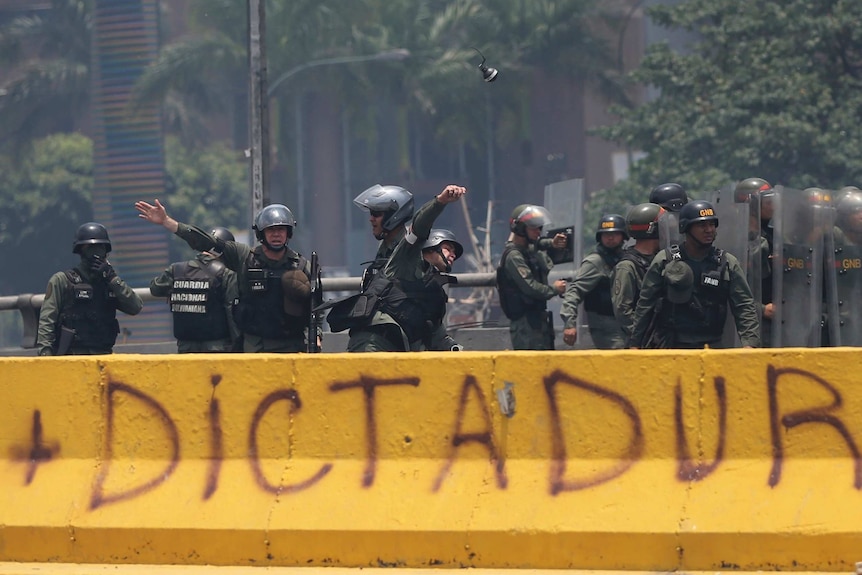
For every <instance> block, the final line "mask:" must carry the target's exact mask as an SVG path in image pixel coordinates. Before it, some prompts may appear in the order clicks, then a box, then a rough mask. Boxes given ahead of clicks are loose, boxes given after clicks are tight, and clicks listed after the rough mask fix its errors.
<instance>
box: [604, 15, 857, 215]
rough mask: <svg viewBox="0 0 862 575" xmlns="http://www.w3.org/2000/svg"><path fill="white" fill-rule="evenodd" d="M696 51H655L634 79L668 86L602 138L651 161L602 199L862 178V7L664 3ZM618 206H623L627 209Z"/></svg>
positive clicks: (661, 18) (669, 24) (833, 184)
mask: <svg viewBox="0 0 862 575" xmlns="http://www.w3.org/2000/svg"><path fill="white" fill-rule="evenodd" d="M650 15H651V17H652V18H653V19H654V21H655V22H657V23H658V24H660V25H661V26H663V27H665V28H667V29H669V30H677V31H678V30H684V31H688V32H689V33H690V38H692V39H693V40H692V42H691V44H690V46H689V48H690V50H689V51H686V52H683V53H680V52H676V51H674V50H672V49H671V48H670V46H669V45H668V44H667V43H659V44H655V45H653V46H651V47H650V49H649V50H648V53H647V55H646V57H645V59H644V60H643V62H642V65H641V66H640V68H639V69H638V70H636V71H635V73H634V74H633V76H632V80H633V81H634V82H636V83H639V84H641V85H646V86H650V87H652V88H655V89H657V90H658V91H659V95H658V97H656V98H655V99H654V100H652V101H649V102H647V103H646V104H644V105H641V106H638V107H635V108H630V109H622V108H618V109H616V110H615V111H616V113H618V114H619V117H620V122H619V123H618V124H615V125H612V126H607V127H605V128H603V129H601V130H600V134H601V135H603V136H604V137H606V138H607V139H609V140H613V141H617V142H620V143H621V144H623V145H625V146H627V147H628V148H629V149H631V150H641V151H643V152H645V153H646V154H647V156H646V158H645V159H643V160H641V161H640V162H638V163H637V164H636V165H635V166H634V168H633V169H632V173H631V181H630V182H625V183H621V184H620V185H619V186H617V187H616V188H614V190H610V191H608V192H606V193H601V194H597V195H596V196H595V197H594V199H593V201H592V202H591V206H590V207H591V216H590V217H592V216H593V215H595V214H596V213H598V212H599V211H601V209H603V208H604V206H610V205H613V204H610V201H614V202H616V201H619V200H620V198H621V196H622V197H624V198H627V199H628V200H629V203H639V202H642V201H644V200H645V199H646V197H647V194H648V191H649V190H650V189H651V188H652V187H653V186H654V185H656V184H659V183H663V182H667V181H676V182H679V183H681V184H683V185H684V186H686V188H687V189H688V190H691V195H693V196H694V197H705V196H706V194H707V193H709V191H711V190H714V189H716V188H718V187H719V186H721V185H723V184H725V183H728V182H731V181H734V180H740V179H743V178H747V177H751V176H757V177H762V178H765V179H767V180H768V181H770V182H772V183H773V184H784V185H791V186H795V187H806V186H810V185H819V186H822V187H825V188H833V189H835V188H839V187H841V186H842V185H844V184H852V183H858V182H859V181H860V180H862V133H860V131H859V130H857V129H856V127H857V126H858V125H859V124H860V122H862V27H860V26H859V24H860V22H862V2H858V0H753V1H750V2H738V1H736V0H687V1H684V2H680V3H679V4H676V5H661V6H656V7H653V8H652V9H651V10H650ZM616 205H619V204H616Z"/></svg>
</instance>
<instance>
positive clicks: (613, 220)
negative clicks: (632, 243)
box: [596, 214, 629, 242]
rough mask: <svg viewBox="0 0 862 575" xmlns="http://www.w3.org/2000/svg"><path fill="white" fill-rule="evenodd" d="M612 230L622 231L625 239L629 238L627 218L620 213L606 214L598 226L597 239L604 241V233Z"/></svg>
mask: <svg viewBox="0 0 862 575" xmlns="http://www.w3.org/2000/svg"><path fill="white" fill-rule="evenodd" d="M611 232H620V233H621V234H622V235H623V239H624V240H627V239H629V233H628V232H627V231H626V219H625V218H624V217H622V216H621V215H619V214H604V215H603V216H602V219H600V220H599V226H598V227H597V228H596V241H597V242H600V241H602V234H608V233H611Z"/></svg>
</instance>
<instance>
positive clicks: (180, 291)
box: [150, 227, 242, 353]
mask: <svg viewBox="0 0 862 575" xmlns="http://www.w3.org/2000/svg"><path fill="white" fill-rule="evenodd" d="M210 233H211V234H212V235H213V236H214V237H217V238H218V239H220V240H221V241H222V242H232V241H235V239H234V237H233V234H232V233H231V231H230V230H229V229H227V228H222V227H216V228H213V229H212V230H211V231H210ZM150 293H151V294H152V295H154V296H156V297H164V298H168V304H169V305H170V306H171V314H172V315H173V320H174V337H175V338H176V340H177V353H219V352H229V351H242V347H241V346H242V338H241V337H240V333H239V328H238V327H237V325H236V322H235V321H234V319H233V304H234V302H235V301H236V300H238V299H239V290H238V287H237V281H236V273H235V272H233V271H231V270H229V269H227V267H226V266H225V265H224V263H223V262H222V261H221V253H219V252H218V251H216V250H215V248H213V249H211V250H210V251H207V252H201V253H199V254H198V255H197V256H195V258H194V259H192V260H189V261H186V262H175V263H173V264H171V265H170V266H168V268H167V269H165V271H164V272H162V273H161V275H159V276H157V277H154V278H153V279H152V280H151V281H150Z"/></svg>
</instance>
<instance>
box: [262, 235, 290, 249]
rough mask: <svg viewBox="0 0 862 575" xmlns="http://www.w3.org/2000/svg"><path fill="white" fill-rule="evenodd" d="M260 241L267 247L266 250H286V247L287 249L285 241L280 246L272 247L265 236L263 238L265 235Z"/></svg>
mask: <svg viewBox="0 0 862 575" xmlns="http://www.w3.org/2000/svg"><path fill="white" fill-rule="evenodd" d="M260 243H262V244H263V245H265V246H266V249H268V250H270V251H273V252H280V251H283V250H286V249H287V242H285V243H283V244H281V247H280V248H274V247H272V245H271V244H270V243H269V242H268V241H266V238H265V237H264V238H263V239H262V240H260Z"/></svg>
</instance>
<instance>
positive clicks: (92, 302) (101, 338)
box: [54, 269, 120, 351]
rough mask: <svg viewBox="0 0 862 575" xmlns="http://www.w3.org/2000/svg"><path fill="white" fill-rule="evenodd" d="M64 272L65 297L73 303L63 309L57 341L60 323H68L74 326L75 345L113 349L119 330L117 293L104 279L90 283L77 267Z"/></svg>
mask: <svg viewBox="0 0 862 575" xmlns="http://www.w3.org/2000/svg"><path fill="white" fill-rule="evenodd" d="M63 273H64V274H65V275H66V279H68V280H69V285H68V286H67V288H66V298H65V299H66V301H70V302H72V303H71V304H70V305H68V306H66V307H65V308H64V309H63V310H61V311H60V316H59V321H58V322H57V331H56V334H55V335H56V337H55V338H54V341H55V342H56V343H59V341H60V327H66V328H69V329H74V330H75V339H74V341H73V342H72V348H73V349H74V348H88V349H99V350H110V349H113V347H114V344H115V343H116V342H117V335H119V333H120V323H119V322H118V321H117V296H116V295H114V292H112V291H111V290H110V289H108V286H107V285H105V283H104V282H96V283H95V284H90V283H87V282H86V281H85V280H84V277H83V276H82V275H81V272H80V271H78V270H77V269H70V270H66V271H65V272H63ZM56 343H55V345H56ZM55 351H56V349H55Z"/></svg>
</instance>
